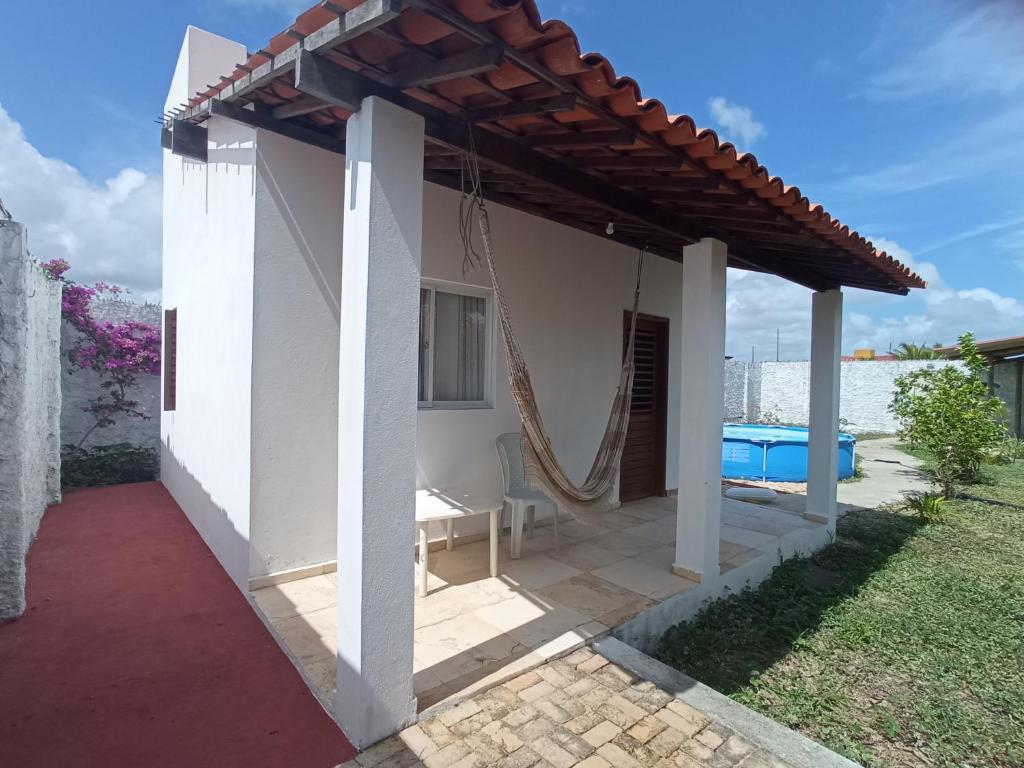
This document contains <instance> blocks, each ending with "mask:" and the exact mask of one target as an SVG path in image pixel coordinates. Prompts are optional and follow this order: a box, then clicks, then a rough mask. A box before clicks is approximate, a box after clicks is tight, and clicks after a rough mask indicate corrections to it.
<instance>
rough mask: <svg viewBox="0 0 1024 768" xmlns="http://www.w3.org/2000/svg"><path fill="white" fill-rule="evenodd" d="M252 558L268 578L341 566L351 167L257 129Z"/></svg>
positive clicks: (256, 572)
mask: <svg viewBox="0 0 1024 768" xmlns="http://www.w3.org/2000/svg"><path fill="white" fill-rule="evenodd" d="M256 147H257V151H256V169H257V175H256V239H255V252H256V260H255V264H256V267H255V285H254V307H253V309H254V335H253V371H252V424H253V430H252V477H251V485H252V512H251V515H252V517H251V525H250V528H251V532H252V555H251V559H250V575H251V576H262V575H265V574H268V573H276V572H279V571H283V570H289V569H292V568H297V567H301V566H308V565H313V564H316V563H323V562H327V561H331V560H334V558H335V554H334V553H335V549H336V530H337V516H338V504H337V502H338V490H337V479H336V478H337V472H338V426H337V425H338V318H339V314H338V313H339V299H340V293H341V250H342V215H341V213H342V200H343V197H344V181H345V160H344V158H343V157H341V156H340V155H337V154H333V153H331V152H326V151H324V150H321V149H318V148H316V147H311V146H309V145H305V144H300V143H299V142H295V141H291V140H290V139H286V138H283V137H281V136H279V135H277V134H274V133H269V132H267V131H259V132H258V134H257V138H256Z"/></svg>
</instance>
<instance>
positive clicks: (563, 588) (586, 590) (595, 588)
mask: <svg viewBox="0 0 1024 768" xmlns="http://www.w3.org/2000/svg"><path fill="white" fill-rule="evenodd" d="M539 592H540V594H542V595H544V597H546V598H548V599H550V600H552V601H553V602H555V603H559V604H561V605H564V606H567V607H569V608H572V609H573V610H575V611H579V612H580V613H583V614H586V615H587V616H594V617H596V616H598V615H600V614H602V613H605V612H608V611H612V610H615V609H618V608H622V607H623V606H626V605H628V604H630V603H638V602H642V601H643V600H644V596H643V595H638V594H637V593H636V592H632V591H630V590H628V589H623V588H622V587H620V586H618V585H616V584H612V583H611V582H609V581H605V580H604V579H599V578H598V577H597V576H594V575H593V574H590V573H581V574H580V575H579V576H574V577H573V578H571V579H567V580H566V581H560V582H558V583H557V584H552V585H551V586H549V587H545V588H544V589H541V590H539Z"/></svg>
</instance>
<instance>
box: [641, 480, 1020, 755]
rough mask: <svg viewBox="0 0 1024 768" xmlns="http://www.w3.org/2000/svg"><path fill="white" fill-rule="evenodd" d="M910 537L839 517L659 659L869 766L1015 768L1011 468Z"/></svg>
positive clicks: (905, 528)
mask: <svg viewBox="0 0 1024 768" xmlns="http://www.w3.org/2000/svg"><path fill="white" fill-rule="evenodd" d="M985 475H986V477H985V482H984V483H983V484H979V485H975V486H972V487H970V488H968V489H966V491H965V493H966V494H967V495H968V498H962V499H958V500H956V501H953V502H948V503H947V504H946V507H945V509H946V515H945V517H944V519H943V520H942V522H939V523H932V524H928V525H924V524H921V523H919V522H918V521H917V520H916V519H914V518H913V517H910V516H909V515H907V514H906V513H903V512H900V511H898V510H872V511H866V512H860V513H855V514H851V515H849V516H848V517H846V518H845V519H843V520H841V521H840V523H839V532H838V536H837V538H836V541H835V542H834V543H833V544H832V545H830V546H829V547H827V548H826V549H824V550H823V551H822V552H820V553H819V554H817V555H815V556H813V557H811V558H805V559H795V560H790V561H787V562H786V563H783V564H781V565H780V566H779V567H778V568H777V569H776V570H775V572H774V574H773V575H772V577H771V578H770V579H769V580H767V581H766V582H764V583H763V584H762V585H761V586H760V587H758V588H757V589H754V590H746V591H745V592H743V593H741V594H738V595H734V596H731V597H729V598H727V599H724V600H721V601H718V602H717V603H714V604H712V605H710V606H709V607H707V608H706V609H705V610H704V611H703V612H702V613H701V614H700V615H699V616H697V617H696V618H695V619H694V620H693V621H692V622H690V623H688V624H681V625H678V626H676V627H673V628H672V629H670V630H669V631H668V632H667V633H666V634H665V636H664V637H663V638H662V641H661V645H660V648H659V651H658V655H659V657H660V658H661V659H662V660H663V661H665V662H666V663H668V664H671V665H673V666H675V667H677V668H679V669H681V670H684V671H685V672H687V673H688V674H690V675H692V676H693V677H696V678H697V679H699V680H701V681H702V682H704V683H706V684H708V685H710V686H712V687H714V688H716V689H717V690H719V691H722V692H724V693H726V694H728V695H730V696H731V697H733V698H734V699H736V700H738V701H740V702H742V703H743V704H745V705H747V706H749V707H751V708H753V709H755V710H758V711H760V712H762V713H764V714H766V715H768V716H769V717H771V718H773V719H775V720H777V721H779V722H782V723H784V724H786V725H788V726H790V727H793V728H795V729H797V730H799V731H801V732H803V733H805V734H806V735H808V736H810V737H811V738H813V739H816V740H818V741H820V742H822V743H823V744H825V745H826V746H828V747H830V748H832V749H834V750H836V751H837V752H839V753H841V754H844V755H846V756H848V757H850V758H852V759H854V760H857V761H858V762H861V763H863V764H865V765H869V766H915V767H917V766H922V767H923V766H969V767H971V768H973V767H976V766H999V767H1000V768H1002V767H1003V766H1021V765H1024V536H1022V532H1024V462H1020V461H1018V462H1017V463H1016V464H1013V465H1009V466H988V467H986V468H985Z"/></svg>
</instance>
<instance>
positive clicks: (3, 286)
mask: <svg viewBox="0 0 1024 768" xmlns="http://www.w3.org/2000/svg"><path fill="white" fill-rule="evenodd" d="M26 240H27V236H26V230H25V227H24V226H23V225H21V224H19V223H17V222H14V221H0V620H4V619H9V618H13V617H15V616H19V615H20V614H21V613H22V612H23V611H24V610H25V556H26V555H27V553H28V549H29V547H30V546H31V544H32V540H33V539H34V538H35V535H36V532H37V531H38V530H39V523H40V521H41V520H42V518H43V512H44V511H45V510H46V506H47V505H48V504H51V503H54V502H56V501H59V500H60V407H61V391H60V294H61V290H60V283H58V282H57V281H54V280H50V279H48V278H47V277H46V276H45V275H44V273H43V271H42V270H41V269H40V268H39V266H38V265H37V264H36V263H35V262H34V261H33V260H32V258H31V257H30V256H29V253H28V250H27V248H26Z"/></svg>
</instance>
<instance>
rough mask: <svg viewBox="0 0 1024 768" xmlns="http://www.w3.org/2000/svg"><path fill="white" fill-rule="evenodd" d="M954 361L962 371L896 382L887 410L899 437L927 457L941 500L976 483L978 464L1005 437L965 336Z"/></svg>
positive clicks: (998, 406)
mask: <svg viewBox="0 0 1024 768" xmlns="http://www.w3.org/2000/svg"><path fill="white" fill-rule="evenodd" d="M960 357H961V359H962V360H963V362H964V367H963V368H958V367H954V366H946V367H943V368H939V369H935V368H923V369H921V370H917V371H912V372H911V373H908V374H905V375H903V376H900V377H899V378H897V379H896V391H895V393H894V397H893V401H892V404H891V405H890V406H889V410H890V411H892V413H893V414H895V416H896V418H897V419H898V420H899V422H900V434H901V436H902V437H903V438H904V439H906V440H908V441H909V442H910V443H911V444H912V445H916V446H919V447H921V448H923V449H924V450H926V451H927V452H928V453H929V454H930V455H931V457H932V460H933V462H934V466H933V468H932V470H931V471H932V475H933V477H934V480H935V482H936V483H938V484H939V485H940V486H941V487H942V492H943V495H944V496H946V498H952V496H953V495H954V493H955V486H957V485H959V484H961V483H971V482H974V481H976V480H977V479H978V472H979V470H980V468H981V462H982V459H983V458H984V457H985V455H986V454H987V453H988V452H989V451H991V450H992V449H993V448H995V447H996V446H997V445H998V444H999V442H1000V441H1001V440H1002V439H1003V437H1004V435H1005V434H1006V428H1005V427H1004V426H1003V425H1002V423H1001V422H1000V416H1001V414H1002V409H1003V404H1002V403H1001V402H1000V401H999V399H998V398H996V397H992V396H991V395H990V394H989V391H988V385H986V384H985V381H984V379H983V374H984V373H985V371H986V370H987V367H986V365H985V360H984V359H983V358H982V357H981V355H980V354H978V348H977V346H975V343H974V336H973V335H971V334H970V333H965V334H964V335H962V336H961V337H960Z"/></svg>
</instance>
